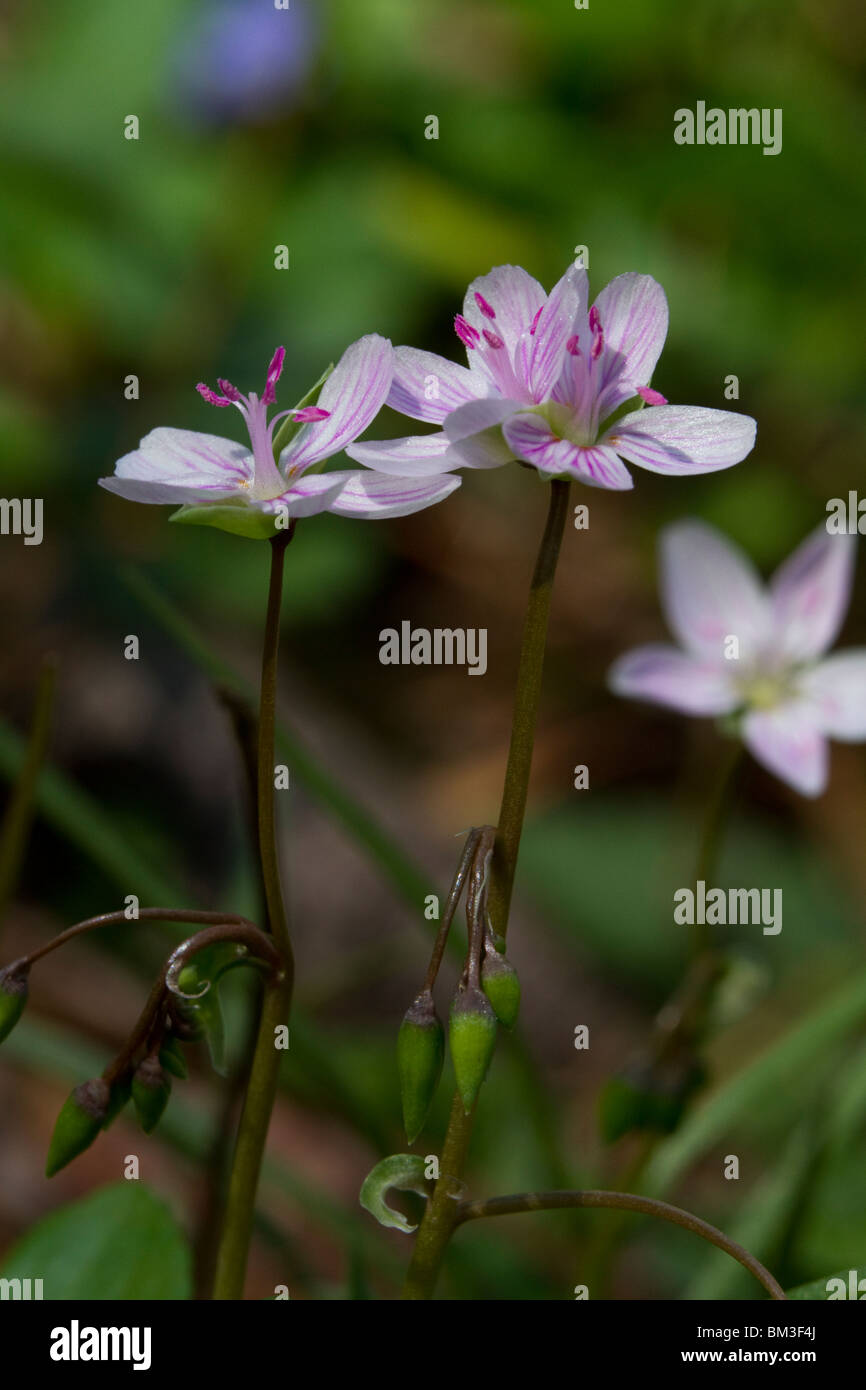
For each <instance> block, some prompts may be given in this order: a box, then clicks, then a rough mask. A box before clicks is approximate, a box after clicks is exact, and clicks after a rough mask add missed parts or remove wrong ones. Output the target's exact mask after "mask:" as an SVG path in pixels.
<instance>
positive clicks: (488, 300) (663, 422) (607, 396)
mask: <svg viewBox="0 0 866 1390" xmlns="http://www.w3.org/2000/svg"><path fill="white" fill-rule="evenodd" d="M455 329H456V331H457V336H458V337H459V338H460V340H461V342H462V343H463V344H464V346H465V348H466V354H467V358H468V363H469V365H468V366H467V367H461V366H458V365H457V364H456V363H454V362H449V361H447V360H446V359H445V358H443V357H438V356H436V354H435V353H432V352H421V351H419V350H418V349H417V348H410V347H399V348H397V349H396V350H395V370H394V381H393V385H392V387H391V391H390V394H389V396H388V404H389V405H390V406H392V407H393V408H394V409H395V410H399V411H402V412H403V414H404V415H410V416H412V417H413V418H414V419H416V420H426V421H430V422H431V423H434V424H438V425H441V426H442V430H441V431H440V432H439V433H436V434H428V435H420V436H414V437H409V438H404V439H391V440H381V441H377V442H369V443H366V444H357V445H354V446H353V447H352V448H350V449H349V450H348V452H349V454H350V455H351V457H352V458H354V459H355V460H356V462H358V463H364V464H366V465H367V466H368V467H370V468H378V469H381V470H382V471H384V472H393V473H412V474H415V475H419V476H423V475H427V474H435V473H437V472H446V471H447V470H449V469H453V468H460V467H466V468H495V467H497V466H498V465H499V464H501V463H507V462H509V460H511V459H522V460H523V461H524V462H525V463H529V464H532V465H534V467H535V468H537V469H538V470H539V472H540V473H541V474H543V475H546V476H548V477H574V478H579V479H580V480H581V481H582V482H584V483H590V484H592V485H594V486H596V487H605V488H620V489H624V488H631V487H633V486H634V484H633V481H632V477H631V474H630V473H629V470H628V469H627V468H626V466H625V463H624V462H623V459H625V460H627V461H628V462H629V463H633V464H637V466H638V467H639V468H647V469H649V470H650V471H651V472H654V473H667V474H671V475H680V474H685V473H710V472H713V471H715V470H716V469H719V468H730V467H731V465H732V464H735V463H739V462H740V460H741V459H744V458H745V457H746V455H747V454H748V453H749V451H750V450H751V449H752V447H753V445H754V442H755V422H754V420H752V419H750V418H749V417H748V416H746V415H737V414H734V413H733V412H732V411H728V410H708V409H702V408H700V407H698V406H674V405H668V403H667V401H666V400H665V398H664V396H662V395H660V394H659V392H658V391H655V390H653V389H652V387H651V386H650V384H649V382H650V378H651V377H652V373H653V370H654V368H655V365H656V362H657V361H658V358H659V354H660V353H661V350H662V347H663V345H664V341H665V337H666V336H667V329H668V306H667V300H666V299H665V293H664V290H663V289H662V287H661V285H659V284H657V283H656V281H655V280H653V279H652V278H651V277H650V276H649V275H636V274H631V273H630V274H627V275H620V276H618V277H617V278H616V279H615V280H612V281H611V282H610V284H609V285H607V286H606V288H605V289H603V290H602V292H601V294H600V295H599V296H598V298H597V299H596V301H595V303H594V304H592V305H591V306H590V305H589V289H588V280H587V274H586V271H585V270H583V269H582V268H579V267H576V266H571V267H570V268H569V269H568V270H567V271H566V273H565V275H564V276H563V277H562V279H561V280H560V281H559V284H558V285H556V286H555V287H554V289H553V290H552V291H551V293H550V294H549V295H547V294H545V292H544V290H543V289H542V287H541V285H539V283H538V281H537V280H534V279H533V278H532V276H531V275H528V274H527V272H526V271H525V270H522V269H521V268H520V266H513V265H503V266H497V267H496V269H494V270H491V271H490V274H489V275H484V276H482V277H481V278H480V279H478V280H474V281H473V282H472V284H471V285H470V286H469V289H468V290H467V292H466V299H465V301H464V305H463V312H462V314H458V315H457V318H456V319H455ZM627 402H630V403H631V408H629V409H628V410H627V411H626V412H625V413H623V409H622V408H623V407H625V406H626V403H627ZM644 406H646V407H647V408H646V409H644V408H643V407H644ZM635 407H637V408H635Z"/></svg>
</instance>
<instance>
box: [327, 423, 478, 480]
mask: <svg viewBox="0 0 866 1390" xmlns="http://www.w3.org/2000/svg"><path fill="white" fill-rule="evenodd" d="M450 448H451V440H450V439H449V438H448V436H447V434H445V433H443V431H442V430H437V432H436V433H435V434H416V435H407V436H405V437H404V438H402V439H368V440H367V441H366V442H365V443H363V444H348V445H347V446H346V453H347V454H348V455H349V458H350V459H354V460H355V462H356V463H362V464H363V465H364V467H365V468H373V469H375V470H376V472H377V473H393V474H396V476H397V477H399V478H423V477H428V476H431V477H432V476H433V475H434V474H436V473H447V472H448V470H449V468H453V467H454V466H455V460H454V458H453V456H449V452H448V451H449V449H450Z"/></svg>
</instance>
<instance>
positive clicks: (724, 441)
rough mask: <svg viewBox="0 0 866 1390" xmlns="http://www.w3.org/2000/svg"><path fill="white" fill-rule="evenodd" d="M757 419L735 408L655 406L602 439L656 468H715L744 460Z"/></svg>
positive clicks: (673, 470)
mask: <svg viewBox="0 0 866 1390" xmlns="http://www.w3.org/2000/svg"><path fill="white" fill-rule="evenodd" d="M755 428H756V426H755V422H754V420H752V419H751V418H750V416H748V415H737V414H735V413H734V412H733V411H730V410H705V409H703V408H702V407H701V406H692V405H652V406H646V407H645V408H644V409H643V410H633V411H632V412H631V413H630V414H629V415H624V416H623V417H622V419H621V420H617V421H616V422H615V423H614V424H613V426H612V427H611V429H610V430H608V432H607V434H606V435H604V436H603V437H602V439H601V440H600V443H602V444H610V445H611V447H612V448H614V449H616V451H617V453H618V454H622V457H623V458H624V459H628V461H629V463H636V464H637V465H638V467H639V468H648V469H649V470H650V472H652V473H672V474H678V473H714V472H716V471H717V470H718V469H720V468H730V467H731V466H732V465H733V464H735V463H739V462H740V460H741V459H744V458H745V457H746V455H747V454H748V453H749V451H750V450H751V449H752V447H753V446H754V443H755Z"/></svg>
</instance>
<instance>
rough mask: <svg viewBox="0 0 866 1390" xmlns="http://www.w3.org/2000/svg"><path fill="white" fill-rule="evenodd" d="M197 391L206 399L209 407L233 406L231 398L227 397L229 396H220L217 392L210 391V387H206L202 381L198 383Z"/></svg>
mask: <svg viewBox="0 0 866 1390" xmlns="http://www.w3.org/2000/svg"><path fill="white" fill-rule="evenodd" d="M220 385H222V382H220ZM195 389H196V391H198V393H199V395H200V396H203V397H204V399H205V400H206V401H207V403H208V405H220V406H222V405H231V404H232V402H231V399H230V398H229V397H227V396H218V395H217V393H216V391H212V390H211V389H210V387H209V386H205V384H204V382H203V381H200V382H199V383H198V385H197V386H196V388H195Z"/></svg>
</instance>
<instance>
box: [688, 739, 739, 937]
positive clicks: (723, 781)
mask: <svg viewBox="0 0 866 1390" xmlns="http://www.w3.org/2000/svg"><path fill="white" fill-rule="evenodd" d="M742 761H743V745H742V744H741V743H740V741H739V740H736V741H735V742H733V743H732V745H731V747H730V748H729V749H728V750H727V751H726V754H725V757H724V760H723V762H722V766H721V770H720V772H719V774H718V777H717V780H716V783H715V786H714V788H713V791H712V793H711V795H710V800H709V802H708V804H707V809H706V812H705V813H704V823H703V829H702V832H701V841H700V846H699V849H698V860H697V867H696V869H695V881H696V882H700V880H701V879H703V881H704V883H707V884H709V882H710V880H711V879H712V877H713V875H714V874H715V872H716V869H717V868H718V862H719V852H720V850H721V842H722V835H723V832H724V829H725V824H726V822H727V818H728V811H729V810H730V806H731V801H732V799H733V795H734V788H735V784H736V780H737V773H738V772H739V770H740V767H741V765H742ZM710 946H711V942H710V939H709V933H708V932H707V929H706V926H705V925H704V926H702V927H701V928H700V930H699V931H698V932H697V933H696V934H695V954H702V953H703V952H705V951H706V950H708V949H709V948H710Z"/></svg>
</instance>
